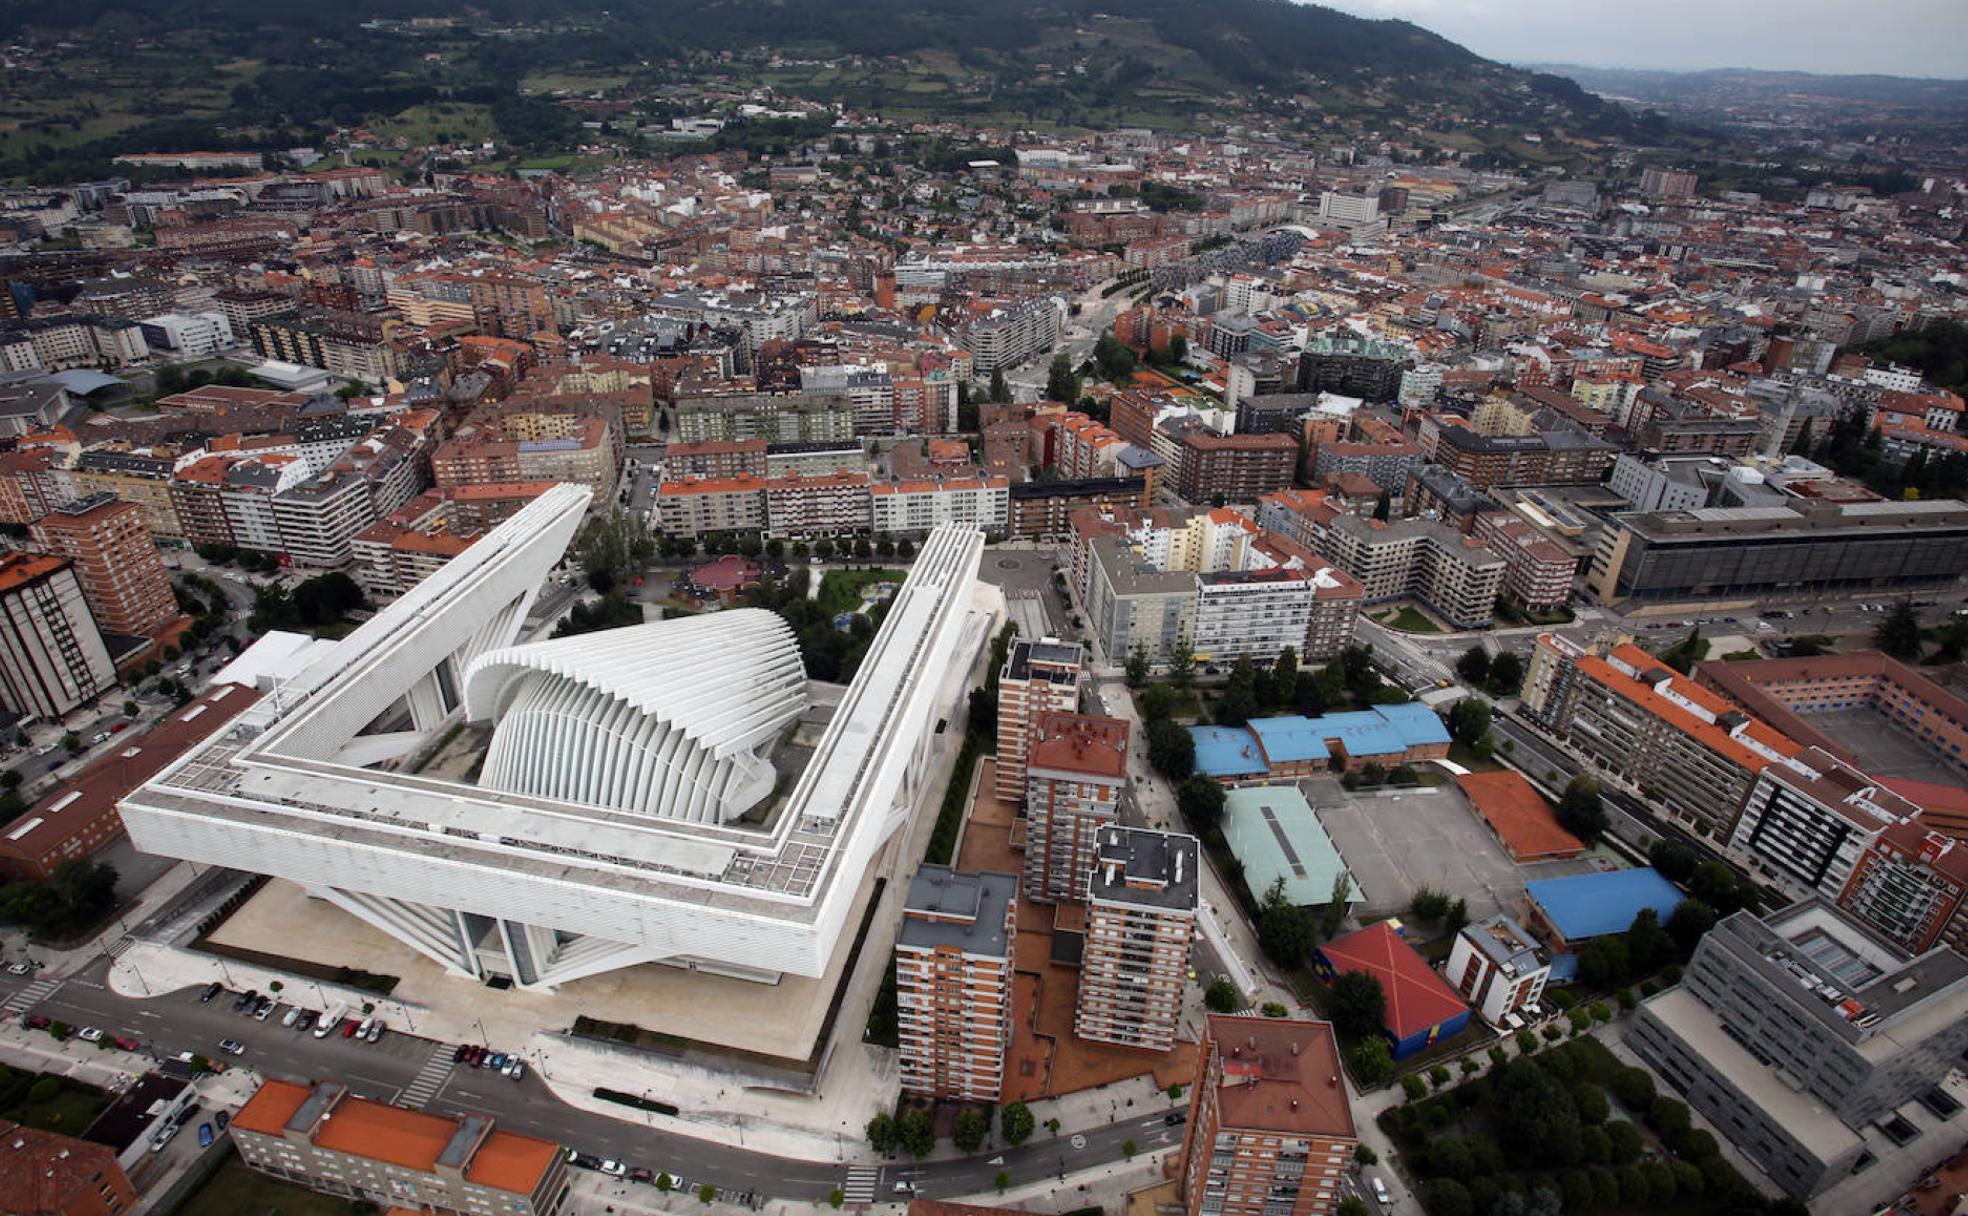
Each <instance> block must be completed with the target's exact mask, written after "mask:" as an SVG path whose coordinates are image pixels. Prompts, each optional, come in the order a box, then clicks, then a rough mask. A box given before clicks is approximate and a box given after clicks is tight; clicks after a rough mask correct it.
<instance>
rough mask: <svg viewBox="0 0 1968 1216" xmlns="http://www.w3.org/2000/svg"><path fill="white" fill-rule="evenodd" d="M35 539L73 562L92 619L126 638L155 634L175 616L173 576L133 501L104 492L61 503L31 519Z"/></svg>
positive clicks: (176, 608)
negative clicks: (35, 518)
mask: <svg viewBox="0 0 1968 1216" xmlns="http://www.w3.org/2000/svg"><path fill="white" fill-rule="evenodd" d="M34 540H35V543H36V544H38V545H40V546H41V547H42V548H43V549H45V550H47V551H48V552H50V553H54V554H57V555H59V556H61V557H65V558H67V559H69V560H70V561H72V562H74V563H75V575H76V578H77V579H79V580H80V581H81V584H82V598H83V599H85V600H87V601H88V603H89V611H90V612H92V613H94V614H95V617H96V624H97V625H98V626H99V627H101V628H102V629H105V630H107V631H108V632H110V633H120V634H123V635H125V636H128V637H155V636H156V635H157V634H159V633H161V632H162V631H163V630H164V629H165V628H166V627H167V626H168V625H170V624H171V622H173V621H175V620H177V619H178V617H179V615H180V614H179V612H178V601H177V597H176V595H174V594H173V593H172V591H171V577H170V575H168V574H166V573H165V571H164V559H163V558H161V557H159V556H158V555H157V543H156V542H155V541H154V540H152V539H151V536H150V529H148V528H147V527H145V526H144V515H143V511H142V510H141V509H140V508H138V507H137V506H136V504H134V503H127V502H118V501H117V500H116V499H114V498H111V497H110V496H109V495H107V494H94V495H91V496H89V497H88V498H82V499H77V500H76V501H74V502H69V503H64V504H62V505H61V506H59V507H56V508H55V509H54V510H53V511H50V512H49V513H48V514H47V515H44V516H42V517H41V518H40V519H39V520H37V521H36V522H35V524H34Z"/></svg>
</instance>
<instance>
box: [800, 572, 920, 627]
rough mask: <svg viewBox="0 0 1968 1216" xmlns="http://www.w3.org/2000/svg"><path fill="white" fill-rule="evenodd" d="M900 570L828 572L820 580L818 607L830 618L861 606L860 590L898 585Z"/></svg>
mask: <svg viewBox="0 0 1968 1216" xmlns="http://www.w3.org/2000/svg"><path fill="white" fill-rule="evenodd" d="M906 577H907V575H905V574H904V573H903V572H902V571H900V570H829V571H827V575H826V577H825V578H823V579H821V580H820V606H821V607H822V608H824V609H826V610H827V615H829V616H832V615H834V614H835V613H837V612H852V611H854V610H855V609H857V608H859V607H860V606H861V589H862V588H863V587H866V586H868V585H870V584H872V583H900V582H901V581H902V580H903V579H904V578H906Z"/></svg>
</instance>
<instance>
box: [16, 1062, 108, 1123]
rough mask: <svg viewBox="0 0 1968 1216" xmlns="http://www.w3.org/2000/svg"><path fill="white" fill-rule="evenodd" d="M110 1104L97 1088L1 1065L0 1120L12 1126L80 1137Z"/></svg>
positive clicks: (104, 1094)
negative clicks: (19, 1125)
mask: <svg viewBox="0 0 1968 1216" xmlns="http://www.w3.org/2000/svg"><path fill="white" fill-rule="evenodd" d="M108 1105H109V1095H108V1094H106V1093H104V1092H103V1091H102V1090H100V1089H97V1088H96V1087H95V1086H93V1085H85V1084H83V1083H82V1082H80V1081H76V1080H71V1079H70V1078H68V1077H58V1076H55V1075H54V1074H52V1073H32V1072H27V1071H25V1070H22V1069H19V1068H9V1067H7V1066H6V1065H4V1064H0V1119H4V1120H6V1121H8V1122H10V1123H19V1124H21V1125H22V1126H25V1127H35V1128H40V1129H41V1130H42V1131H49V1132H61V1133H62V1134H63V1135H68V1136H79V1135H81V1134H82V1133H83V1132H84V1131H87V1130H88V1128H89V1125H90V1124H92V1123H94V1122H95V1121H96V1117H97V1116H98V1115H100V1114H102V1113H103V1110H104V1108H106V1107H107V1106H108Z"/></svg>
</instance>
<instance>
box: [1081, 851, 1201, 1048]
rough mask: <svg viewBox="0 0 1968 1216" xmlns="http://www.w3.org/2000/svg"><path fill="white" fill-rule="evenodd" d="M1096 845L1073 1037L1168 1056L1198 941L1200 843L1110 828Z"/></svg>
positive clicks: (1090, 875)
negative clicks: (1193, 947) (1193, 948)
mask: <svg viewBox="0 0 1968 1216" xmlns="http://www.w3.org/2000/svg"><path fill="white" fill-rule="evenodd" d="M1096 849H1097V851H1096V853H1095V855H1094V858H1093V867H1092V870H1091V872H1090V873H1089V874H1088V875H1087V887H1086V892H1085V895H1086V936H1085V938H1084V941H1083V945H1082V949H1081V954H1080V989H1079V997H1078V1001H1077V1005H1076V1007H1075V1012H1074V1015H1073V1033H1074V1034H1076V1035H1078V1036H1079V1037H1080V1038H1083V1039H1092V1040H1094V1041H1096V1042H1103V1043H1118V1044H1121V1045H1123V1046H1127V1047H1143V1048H1147V1049H1149V1050H1152V1051H1167V1050H1169V1049H1170V1048H1172V1047H1174V1046H1175V1036H1176V1028H1177V1024H1178V1022H1179V1021H1180V1019H1181V1016H1182V992H1183V986H1184V984H1185V983H1186V982H1187V978H1188V974H1189V946H1190V943H1191V942H1193V941H1194V940H1195V938H1196V914H1197V909H1198V907H1199V903H1198V896H1197V891H1198V889H1199V885H1200V883H1199V875H1198V874H1197V867H1198V866H1199V865H1200V864H1201V861H1202V856H1201V849H1200V846H1199V845H1198V844H1197V842H1196V838H1195V837H1193V836H1184V835H1178V834H1173V833H1169V832H1153V831H1148V830H1146V829H1143V828H1123V827H1106V828H1102V829H1101V830H1100V834H1099V843H1098V844H1097V846H1096Z"/></svg>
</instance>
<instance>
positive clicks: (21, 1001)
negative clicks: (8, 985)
mask: <svg viewBox="0 0 1968 1216" xmlns="http://www.w3.org/2000/svg"><path fill="white" fill-rule="evenodd" d="M61 984H62V982H61V981H60V980H58V979H46V980H35V981H34V982H33V983H32V984H29V985H28V986H27V987H25V988H20V989H17V990H15V992H14V994H13V995H12V996H9V997H8V998H7V999H6V1000H5V1001H4V1002H0V1011H4V1012H7V1013H20V1012H22V1011H23V1010H28V1009H32V1008H34V1007H35V1006H36V1005H39V1004H40V1003H41V1002H42V1001H45V1000H47V999H48V998H49V997H51V996H53V995H54V992H55V989H57V988H59V987H61Z"/></svg>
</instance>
